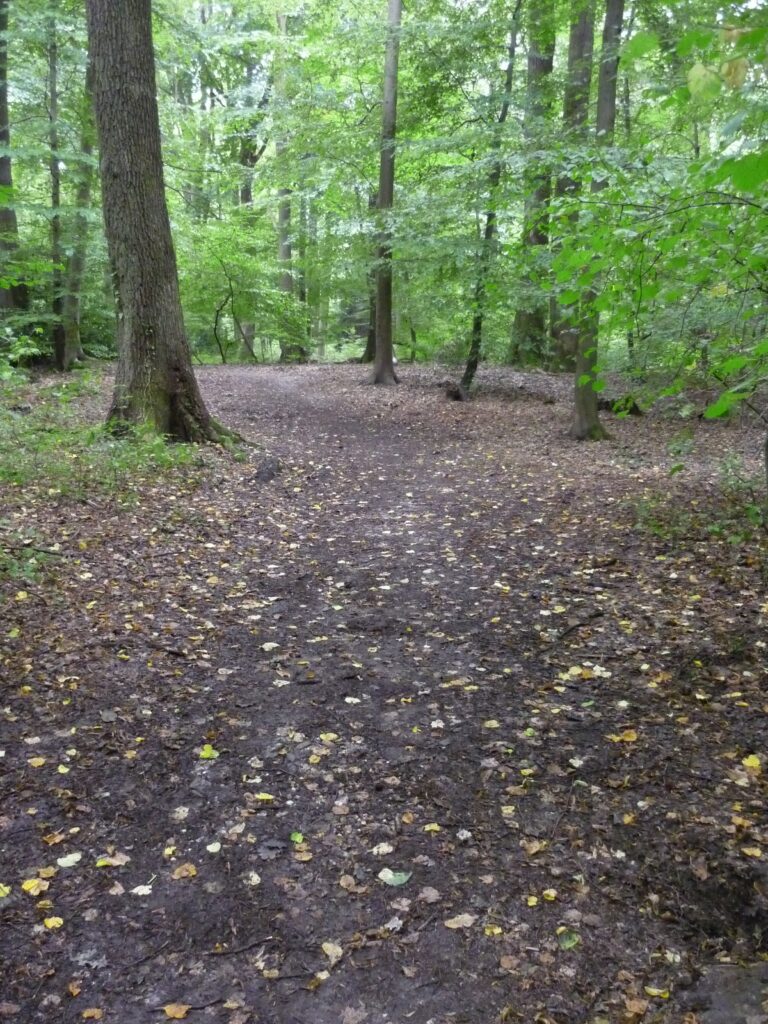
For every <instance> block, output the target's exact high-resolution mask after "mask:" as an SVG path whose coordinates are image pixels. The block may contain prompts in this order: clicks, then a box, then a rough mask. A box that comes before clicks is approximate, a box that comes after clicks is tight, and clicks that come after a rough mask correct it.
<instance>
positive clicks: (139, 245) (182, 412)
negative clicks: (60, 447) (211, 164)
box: [86, 0, 226, 441]
mask: <svg viewBox="0 0 768 1024" xmlns="http://www.w3.org/2000/svg"><path fill="white" fill-rule="evenodd" d="M86 9H87V17H88V42H89V50H90V57H91V61H92V63H93V98H94V108H95V114H96V125H97V129H98V135H99V143H100V157H101V178H102V192H103V209H104V226H105V231H106V236H107V243H108V246H109V256H110V261H111V265H112V274H113V279H114V286H115V292H116V297H117V303H118V365H117V376H116V381H115V391H114V397H113V400H112V407H111V409H110V412H109V421H110V422H111V423H112V424H113V425H115V426H119V425H121V424H123V425H127V424H146V425H148V426H150V427H151V428H152V429H154V430H156V431H158V432H159V433H161V434H164V435H166V436H168V437H170V438H172V439H174V440H179V441H214V440H215V441H218V440H222V438H223V437H224V435H225V434H226V431H224V430H223V429H222V428H221V427H219V426H218V424H216V423H215V422H214V420H213V419H212V418H211V416H210V414H209V413H208V410H207V409H206V407H205V404H204V402H203V399H202V397H201V395H200V391H199V389H198V386H197V381H196V380H195V376H194V373H193V371H192V360H191V357H190V350H189V345H188V343H187V338H186V334H185V332H184V323H183V318H182V312H181V300H180V296H179V283H178V274H177V270H176V255H175V253H174V249H173V242H172V239H171V228H170V222H169V219H168V208H167V205H166V200H165V190H164V186H163V162H162V154H161V148H160V123H159V118H158V109H157V98H156V86H155V62H154V52H153V47H152V11H151V2H150V0H121V2H120V3H119V4H115V3H114V2H113V0H87V5H86Z"/></svg>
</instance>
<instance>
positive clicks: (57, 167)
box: [48, 0, 68, 370]
mask: <svg viewBox="0 0 768 1024" xmlns="http://www.w3.org/2000/svg"><path fill="white" fill-rule="evenodd" d="M57 14H58V10H57V5H56V2H55V0H54V3H53V4H52V5H51V8H50V13H49V17H48V166H49V169H50V174H51V314H52V327H51V343H52V346H53V356H54V360H55V362H56V368H57V369H58V370H65V369H68V367H67V365H66V362H67V359H66V351H65V349H66V346H65V334H64V319H63V316H62V314H63V312H64V275H63V269H64V268H63V254H62V246H61V163H60V161H59V42H58V38H57V24H56V16H57Z"/></svg>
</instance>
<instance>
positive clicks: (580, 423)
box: [571, 0, 624, 441]
mask: <svg viewBox="0 0 768 1024" xmlns="http://www.w3.org/2000/svg"><path fill="white" fill-rule="evenodd" d="M623 18H624V0H606V5H605V22H604V24H603V44H602V52H601V55H600V74H599V78H598V86H597V142H598V145H601V146H609V145H611V143H612V142H613V135H614V130H615V127H616V83H617V80H618V70H619V43H620V41H621V26H622V21H623ZM606 184H607V182H606V181H604V180H600V179H593V181H592V192H593V193H596V192H600V191H601V190H602V189H604V188H605V186H606ZM598 289H599V281H598V280H597V279H596V280H594V281H593V282H592V285H591V286H590V288H589V289H588V290H587V291H586V292H585V293H584V295H583V296H582V308H583V310H584V311H585V312H584V315H583V316H582V319H581V325H580V331H579V339H578V342H577V348H576V385H575V391H574V415H573V425H572V427H571V436H572V437H574V438H576V439H577V440H579V441H587V440H589V441H599V440H601V439H602V438H604V437H606V436H607V435H606V431H605V428H604V427H603V425H602V424H601V422H600V417H599V414H598V406H597V391H595V388H594V386H593V385H594V382H595V379H596V377H597V363H598V340H599V331H600V314H599V313H598V312H597V310H595V308H594V303H595V299H596V298H597V295H598Z"/></svg>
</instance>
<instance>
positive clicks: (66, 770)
mask: <svg viewBox="0 0 768 1024" xmlns="http://www.w3.org/2000/svg"><path fill="white" fill-rule="evenodd" d="M56 771H57V772H58V773H59V775H69V768H67V766H66V765H65V764H60V765H59V766H58V768H57V769H56Z"/></svg>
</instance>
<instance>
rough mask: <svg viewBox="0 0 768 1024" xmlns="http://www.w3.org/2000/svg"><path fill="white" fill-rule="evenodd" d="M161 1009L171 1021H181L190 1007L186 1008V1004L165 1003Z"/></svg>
mask: <svg viewBox="0 0 768 1024" xmlns="http://www.w3.org/2000/svg"><path fill="white" fill-rule="evenodd" d="M163 1009H164V1010H165V1016H166V1017H170V1018H171V1020H183V1019H184V1018H185V1017H186V1016H187V1014H188V1013H189V1011H190V1010H191V1009H192V1007H191V1006H187V1005H186V1003H166V1005H165V1006H164V1007H163Z"/></svg>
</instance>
